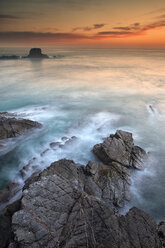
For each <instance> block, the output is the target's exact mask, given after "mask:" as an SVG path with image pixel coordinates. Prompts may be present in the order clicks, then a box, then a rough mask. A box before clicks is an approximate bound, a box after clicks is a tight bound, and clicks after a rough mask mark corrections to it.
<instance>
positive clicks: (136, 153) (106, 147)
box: [93, 130, 147, 169]
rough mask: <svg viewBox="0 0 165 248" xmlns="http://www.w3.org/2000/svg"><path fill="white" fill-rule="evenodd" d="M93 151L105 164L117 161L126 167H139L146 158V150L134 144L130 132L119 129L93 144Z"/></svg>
mask: <svg viewBox="0 0 165 248" xmlns="http://www.w3.org/2000/svg"><path fill="white" fill-rule="evenodd" d="M93 152H94V154H95V155H96V156H97V157H98V158H99V159H100V160H101V161H102V162H103V163H105V164H111V163H112V162H117V163H120V164H121V165H123V166H125V167H128V168H137V169H141V168H142V165H143V163H144V161H145V160H146V159H147V154H146V152H145V151H144V150H143V149H142V148H140V147H138V146H134V143H133V138H132V134H131V133H129V132H124V131H121V130H117V132H116V133H115V135H110V136H109V137H108V138H106V139H105V140H104V142H103V143H100V144H97V145H95V146H94V148H93Z"/></svg>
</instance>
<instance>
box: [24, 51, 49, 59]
mask: <svg viewBox="0 0 165 248" xmlns="http://www.w3.org/2000/svg"><path fill="white" fill-rule="evenodd" d="M27 58H31V59H35V58H37V59H38V58H42V59H44V58H46V59H47V58H49V56H48V55H47V54H43V53H42V51H41V48H31V49H30V52H29V55H28V56H27Z"/></svg>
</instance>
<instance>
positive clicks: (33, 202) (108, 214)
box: [12, 160, 161, 248]
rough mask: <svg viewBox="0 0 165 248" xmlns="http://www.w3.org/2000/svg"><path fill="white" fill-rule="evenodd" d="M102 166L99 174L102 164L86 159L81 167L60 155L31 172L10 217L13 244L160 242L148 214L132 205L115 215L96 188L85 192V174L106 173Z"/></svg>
mask: <svg viewBox="0 0 165 248" xmlns="http://www.w3.org/2000/svg"><path fill="white" fill-rule="evenodd" d="M117 166H118V165H116V167H117ZM114 168H115V166H114ZM106 169H108V171H107V172H104V173H103V174H101V175H99V172H100V170H101V171H102V170H105V168H104V165H102V164H99V165H98V164H90V163H89V164H88V165H87V167H86V168H84V169H83V167H82V166H81V165H76V164H75V163H74V162H73V161H71V160H60V161H58V162H55V163H53V164H52V165H51V166H50V167H49V168H47V169H46V170H44V171H43V172H42V173H40V175H39V176H38V177H33V180H32V182H31V183H30V184H28V187H26V188H25V189H24V191H23V198H22V200H21V209H20V210H19V211H17V212H16V213H15V214H14V215H13V218H12V228H13V231H14V240H15V241H16V242H17V244H19V248H33V247H34V248H35V247H43V248H44V247H45V248H46V247H47V248H51V247H61V248H63V247H65V248H66V247H68V248H73V247H75V248H76V247H84V248H85V247H99V248H100V247H101V248H104V247H105V248H108V247H109V248H123V247H124V248H132V247H135V248H160V247H161V246H160V240H159V237H158V234H157V225H156V223H155V222H154V220H153V218H152V217H151V216H150V215H148V214H146V213H144V212H143V211H141V210H138V209H136V208H133V209H131V210H130V211H129V212H128V214H127V215H126V216H121V217H120V216H119V215H118V214H117V213H115V212H114V211H113V210H112V208H111V207H110V206H109V205H108V204H107V203H106V202H105V201H104V200H103V199H100V198H99V197H98V196H99V195H98V196H96V195H97V194H96V192H94V194H92V191H91V190H90V191H89V193H88V190H87V189H86V187H85V186H86V182H87V181H88V179H89V180H91V181H93V183H95V181H97V180H98V175H99V176H100V177H104V174H105V176H106V177H107V176H110V177H111V176H112V175H111V172H110V168H109V167H108V168H106ZM119 170H120V169H119ZM115 173H117V172H116V171H115ZM109 174H110V175H109ZM87 183H88V184H89V182H87ZM93 189H94V188H93ZM98 194H99V191H98Z"/></svg>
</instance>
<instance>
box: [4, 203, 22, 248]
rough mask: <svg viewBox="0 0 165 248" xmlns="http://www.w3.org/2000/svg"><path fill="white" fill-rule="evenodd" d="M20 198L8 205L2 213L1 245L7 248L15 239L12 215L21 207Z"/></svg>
mask: <svg viewBox="0 0 165 248" xmlns="http://www.w3.org/2000/svg"><path fill="white" fill-rule="evenodd" d="M20 204H21V202H20V200H17V201H15V202H13V203H12V204H10V205H8V206H7V207H6V208H5V210H4V211H3V212H2V213H1V214H0V247H1V248H6V247H8V245H9V242H11V240H12V239H13V233H12V228H11V221H12V215H13V213H15V212H16V211H18V210H19V209H20Z"/></svg>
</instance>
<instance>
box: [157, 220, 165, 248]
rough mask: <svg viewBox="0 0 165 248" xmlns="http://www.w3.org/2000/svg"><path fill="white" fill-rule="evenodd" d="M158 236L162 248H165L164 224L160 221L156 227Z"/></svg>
mask: <svg viewBox="0 0 165 248" xmlns="http://www.w3.org/2000/svg"><path fill="white" fill-rule="evenodd" d="M158 235H159V238H160V240H161V243H162V248H163V247H165V222H164V221H161V222H160V223H159V225H158Z"/></svg>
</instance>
